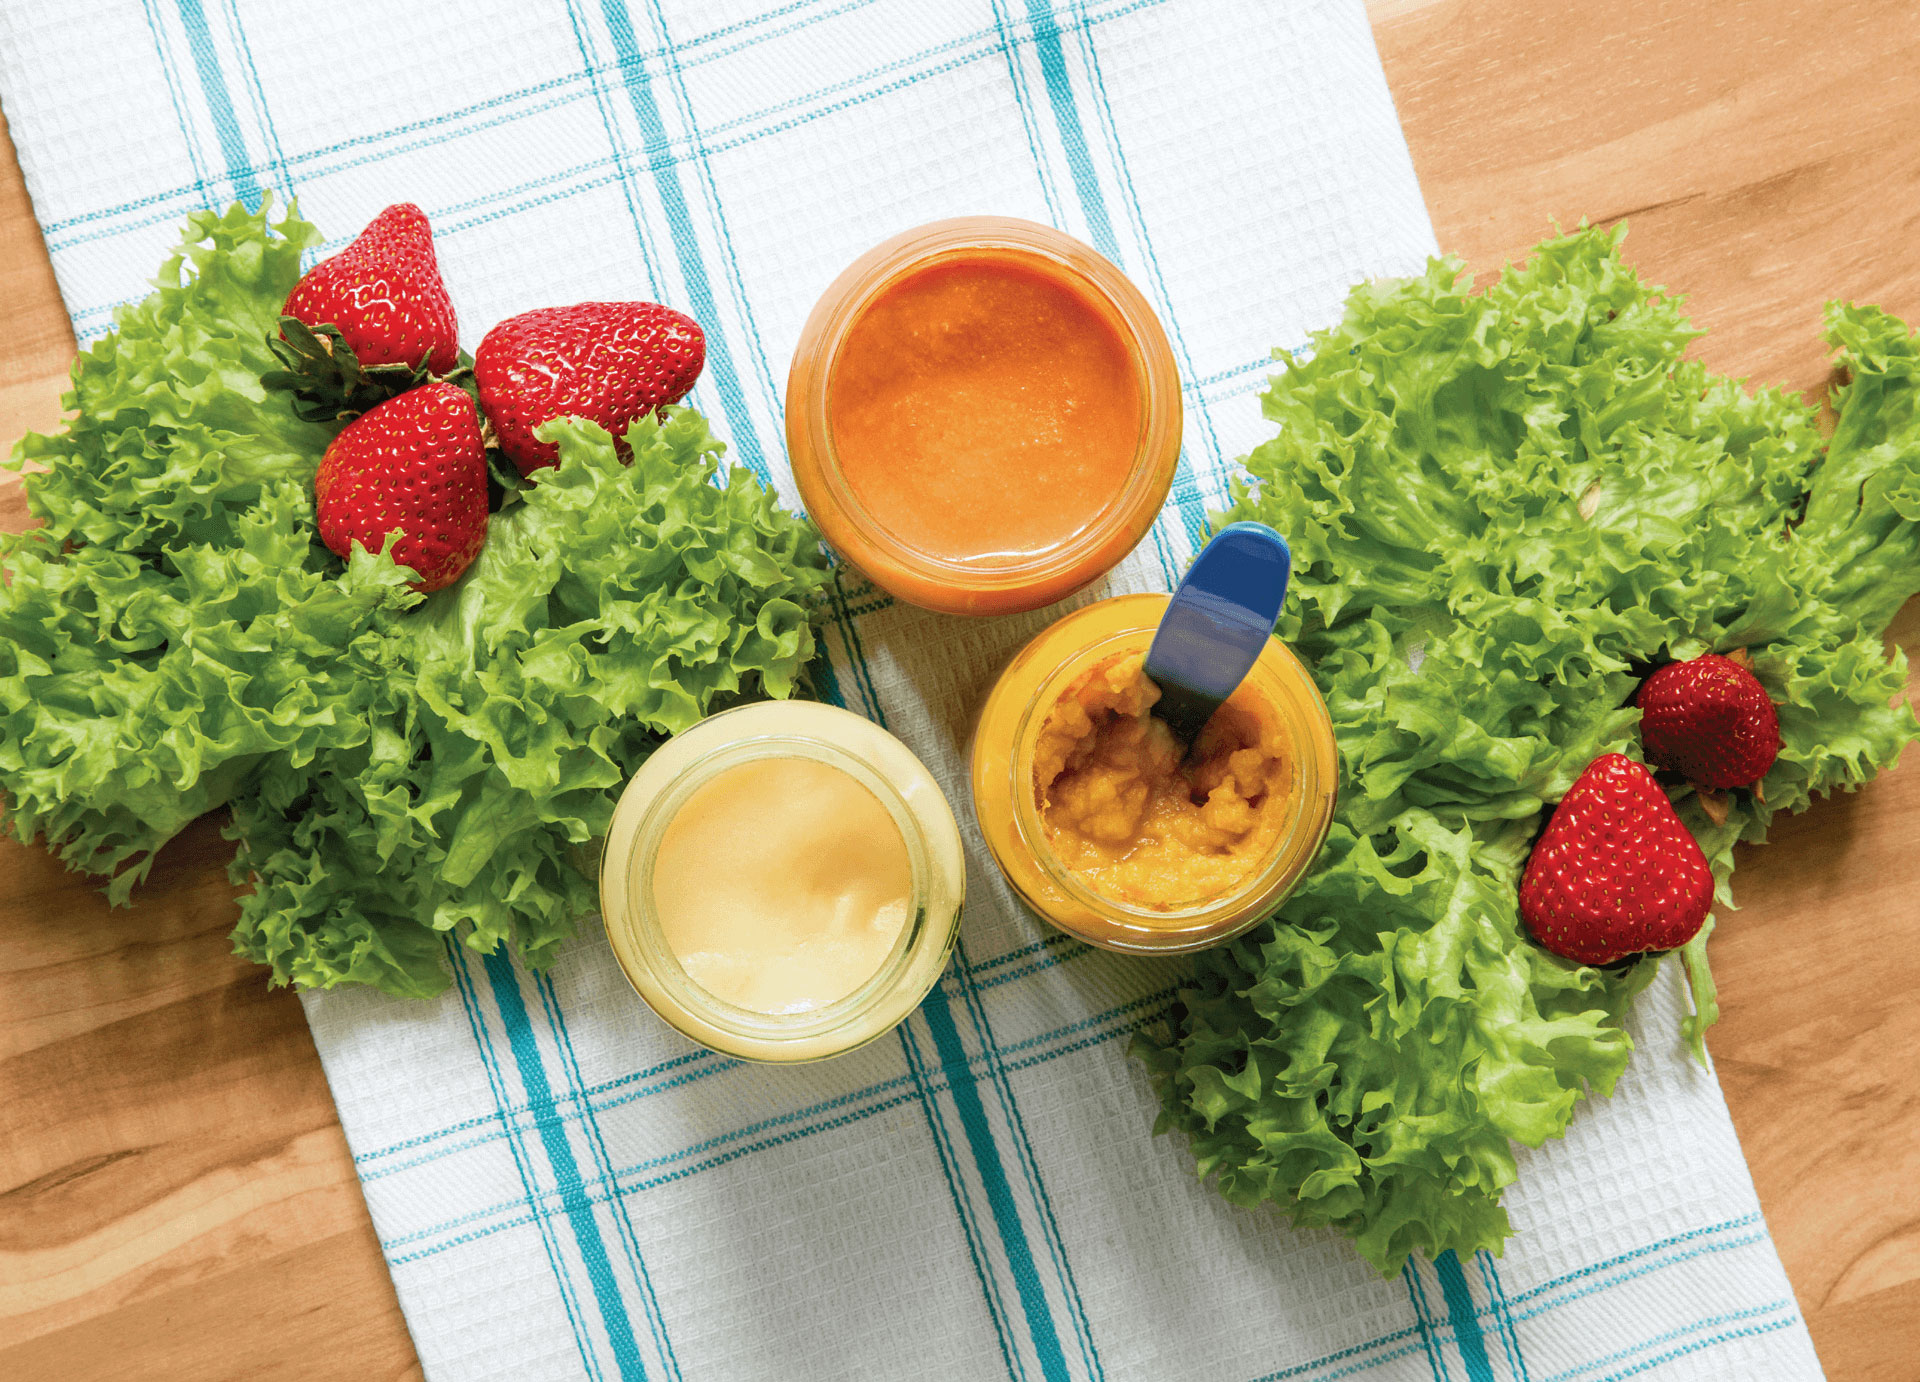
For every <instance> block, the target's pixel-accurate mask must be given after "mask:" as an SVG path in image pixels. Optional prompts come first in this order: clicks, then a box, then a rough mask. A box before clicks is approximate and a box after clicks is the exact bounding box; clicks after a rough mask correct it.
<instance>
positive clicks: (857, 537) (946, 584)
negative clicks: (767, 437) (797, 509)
mask: <svg viewBox="0 0 1920 1382" xmlns="http://www.w3.org/2000/svg"><path fill="white" fill-rule="evenodd" d="M979 251H1001V252H1012V253H1014V254H1018V255H1026V256H1031V257H1032V258H1034V259H1036V260H1038V261H1042V262H1044V263H1045V264H1047V265H1049V266H1051V267H1052V269H1053V270H1054V271H1055V272H1056V273H1064V274H1065V275H1066V276H1068V277H1069V278H1071V279H1072V280H1073V281H1074V283H1075V285H1076V286H1077V287H1078V288H1080V289H1081V290H1083V291H1085V292H1087V293H1089V294H1091V295H1092V296H1093V297H1094V298H1095V299H1097V301H1098V303H1099V304H1101V306H1102V307H1103V308H1104V313H1103V314H1104V315H1108V316H1109V317H1110V319H1111V320H1112V322H1113V324H1114V325H1115V327H1116V329H1117V330H1118V331H1119V332H1120V334H1121V337H1122V339H1123V341H1124V343H1125V345H1126V347H1127V353H1128V355H1129V357H1130V359H1131V361H1132V364H1133V368H1134V370H1135V373H1136V376H1137V378H1138V381H1139V385H1140V407H1141V418H1140V426H1139V432H1138V436H1137V439H1136V441H1135V444H1134V454H1133V458H1132V461H1131V463H1130V465H1129V467H1128V471H1127V481H1126V484H1125V485H1124V486H1123V487H1122V488H1121V490H1120V491H1119V492H1118V493H1117V494H1115V495H1114V496H1113V497H1112V498H1111V499H1110V500H1109V501H1108V502H1107V503H1106V504H1104V505H1103V506H1102V507H1101V508H1100V509H1099V510H1098V512H1097V513H1096V514H1095V515H1094V516H1093V517H1092V518H1091V519H1090V520H1088V522H1086V523H1085V524H1084V525H1083V526H1082V527H1081V528H1079V529H1078V530H1077V531H1076V532H1074V533H1073V534H1071V535H1070V536H1068V537H1067V538H1065V539H1064V540H1062V541H1061V542H1059V543H1057V544H1055V545H1053V546H1051V547H1047V548H1045V549H1043V550H1041V551H1039V552H1036V553H1033V554H1031V555H1030V556H1026V557H1024V558H1022V559H1018V560H993V561H988V560H985V559H983V558H980V557H963V558H948V557H942V556H939V555H936V554H934V553H931V552H928V551H926V550H925V549H924V548H921V547H917V546H915V545H914V544H913V543H912V542H911V541H909V540H908V539H906V538H905V537H903V536H901V535H900V534H898V533H896V532H894V531H892V530H891V529H889V528H887V527H886V526H885V525H884V524H882V523H881V522H880V521H879V520H878V519H876V518H875V517H874V516H873V515H872V513H871V512H870V511H869V510H868V509H867V508H866V506H865V505H863V504H862V503H861V502H860V500H859V498H858V496H857V495H856V494H855V493H854V492H853V488H852V486H851V484H850V483H849V482H848V481H847V479H846V476H845V474H844V472H843V470H842V468H841V466H840V463H839V459H838V451H837V449H836V447H835V443H834V438H833V432H832V428H831V426H830V425H829V416H830V409H829V395H830V391H831V385H832V381H833V377H834V366H835V364H836V363H837V361H838V358H839V354H840V351H841V350H842V348H843V347H844V345H845V343H846V340H847V337H848V335H849V333H850V332H851V331H852V329H853V327H854V325H855V324H856V323H857V322H858V321H859V320H860V318H861V316H862V315H863V313H864V312H865V311H866V309H867V308H868V307H869V306H870V305H871V304H872V303H873V302H874V301H875V300H876V299H877V298H878V297H879V296H880V294H882V293H883V292H885V291H886V290H887V289H888V288H889V287H891V286H893V285H894V284H896V283H898V282H899V281H901V280H902V279H903V278H905V277H906V276H907V275H909V274H912V273H915V272H918V271H920V270H922V269H924V268H926V267H927V266H929V265H932V264H937V263H940V262H943V261H947V260H955V259H961V258H964V257H966V256H967V255H968V254H970V253H974V252H979ZM1181 426H1182V415H1181V399H1180V380H1179V373H1178V370H1177V369H1176V367H1175V365H1174V362H1173V354H1172V349H1171V347H1170V346H1169V344H1168V342H1167V337H1166V332H1165V330H1164V328H1163V327H1162V326H1161V324H1160V321H1159V319H1158V317H1156V316H1155V315H1154V312H1153V309H1152V307H1151V306H1149V305H1148V303H1147V301H1146V298H1145V297H1144V296H1143V295H1142V294H1141V292H1140V290H1139V289H1138V288H1137V287H1135V286H1134V284H1133V283H1132V281H1131V280H1129V279H1128V278H1127V276H1126V275H1125V274H1124V273H1122V272H1121V271H1120V269H1119V268H1118V267H1117V266H1116V265H1114V264H1113V263H1112V261H1110V260H1108V259H1107V258H1105V257H1104V256H1103V255H1101V254H1099V253H1098V252H1097V251H1096V250H1094V249H1092V248H1091V247H1090V246H1087V245H1085V244H1082V243H1081V242H1080V241H1078V240H1076V239H1074V238H1073V237H1072V236H1069V235H1067V234H1065V233H1064V232H1062V231H1059V230H1056V229H1054V228H1053V227H1051V226H1046V225H1042V224H1040V223H1038V222H1035V221H1026V220H1020V219H1018V218H1014V217H1006V216H960V217H953V218H951V219H948V220H942V221H935V222H931V223H929V224H927V225H923V226H918V227H915V228H914V229H912V230H908V231H906V232H904V233H902V234H900V235H896V236H894V237H893V238H892V239H889V240H886V241H883V242H882V243H880V244H879V245H876V246H874V247H873V248H872V249H870V250H868V251H867V252H866V253H865V254H863V255H861V256H860V257H859V258H858V259H856V260H855V261H854V262H853V263H852V264H851V265H849V266H848V267H847V268H846V269H845V270H844V271H842V273H841V274H840V275H839V277H837V278H836V279H835V280H834V281H833V283H832V284H831V285H830V286H829V287H828V288H827V290H826V292H824V293H823V294H822V295H821V297H820V300H819V302H818V303H816V304H815V306H814V309H813V312H812V314H811V315H810V316H809V317H808V319H807V323H806V325H805V327H804V328H803V329H802V331H801V344H800V347H799V348H798V349H796V351H795V352H794V363H793V368H792V371H791V373H790V375H789V378H788V389H787V431H788V449H789V451H790V453H791V455H792V458H793V460H794V462H795V464H794V476H795V480H796V483H797V484H798V485H799V486H800V488H801V491H802V498H803V499H804V500H805V501H806V505H807V508H808V511H809V513H810V515H811V517H812V518H813V519H814V521H815V522H816V523H818V524H819V525H820V527H821V529H822V531H823V532H824V533H825V535H826V537H827V539H828V541H829V542H830V543H832V544H833V546H834V547H835V548H836V549H838V550H839V551H840V552H841V554H842V555H849V549H850V548H854V549H858V548H861V547H863V546H864V547H867V548H871V549H872V551H873V552H874V553H875V554H876V555H877V556H878V557H879V558H880V559H881V560H883V561H884V562H885V563H886V564H887V565H888V566H889V567H890V568H894V569H897V570H898V571H899V572H901V573H903V574H904V575H905V576H906V577H907V578H908V580H909V581H910V582H912V583H914V584H916V585H917V586H918V587H920V588H921V589H922V591H923V592H925V591H938V590H943V589H949V588H951V587H954V586H961V587H965V588H966V589H968V590H971V591H978V592H983V593H992V594H1007V593H1012V592H1018V591H1021V590H1024V589H1027V588H1029V587H1032V588H1034V589H1036V590H1037V591H1039V592H1040V593H1041V594H1043V595H1044V596H1045V598H1044V599H1038V600H1036V601H1034V603H1033V605H1032V606H1031V607H1037V606H1038V605H1039V604H1047V603H1052V602H1053V601H1054V600H1057V599H1060V598H1063V597H1064V596H1066V595H1068V594H1071V593H1072V592H1073V591H1074V590H1076V589H1079V588H1081V587H1082V586H1084V585H1086V584H1088V583H1090V582H1091V581H1093V580H1095V579H1097V578H1098V577H1099V576H1100V575H1101V574H1103V573H1104V571H1106V570H1107V569H1110V567H1111V566H1112V564H1113V562H1117V561H1118V560H1119V558H1120V556H1123V555H1124V554H1125V552H1124V551H1121V552H1118V553H1115V554H1114V555H1113V558H1112V561H1107V562H1104V563H1103V564H1101V565H1099V567H1098V569H1094V570H1089V571H1085V572H1084V573H1082V568H1084V567H1086V566H1087V564H1088V563H1089V562H1097V561H1099V560H1100V559H1101V558H1102V557H1103V555H1105V554H1106V553H1107V552H1108V551H1109V550H1110V549H1111V548H1112V546H1113V540H1114V535H1115V533H1116V532H1120V531H1126V530H1129V529H1131V528H1133V527H1138V529H1139V531H1138V532H1137V533H1134V534H1133V535H1132V538H1131V541H1129V542H1128V544H1127V548H1126V550H1131V548H1132V546H1133V545H1134V544H1136V543H1137V542H1138V541H1139V539H1140V538H1141V537H1142V536H1144V535H1145V533H1146V531H1147V529H1148V528H1150V527H1151V526H1152V524H1153V521H1154V519H1155V518H1156V517H1157V516H1158V514H1159V511H1160V508H1161V506H1162V505H1163V504H1164V503H1165V500H1166V496H1167V493H1168V492H1169V490H1170V489H1171V487H1172V482H1173V474H1174V470H1175V467H1176V465H1177V462H1178V457H1179V449H1180V431H1181ZM810 482H811V483H810ZM816 487H817V488H818V489H819V490H823V491H824V494H822V493H811V494H810V493H808V492H807V491H808V490H810V489H815V488H816ZM823 499H824V500H826V501H828V502H821V500H823ZM854 560H855V564H856V565H859V564H860V562H859V560H858V558H857V556H856V557H855V558H854ZM867 574H868V575H870V576H873V575H874V574H875V573H874V572H872V571H868V573H867ZM1076 577H1078V578H1077V579H1076ZM877 583H878V584H880V585H881V586H883V587H884V588H888V589H892V587H891V585H889V583H888V582H887V581H886V580H885V579H878V578H877ZM894 593H896V594H902V595H903V598H906V599H910V600H912V599H915V595H914V594H913V593H912V592H900V591H895V592H894ZM934 607H936V608H945V607H946V606H945V605H941V604H938V603H936V604H935V605H934Z"/></svg>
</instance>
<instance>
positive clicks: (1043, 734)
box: [1033, 653, 1287, 911]
mask: <svg viewBox="0 0 1920 1382" xmlns="http://www.w3.org/2000/svg"><path fill="white" fill-rule="evenodd" d="M1144 661H1145V659H1144V657H1143V656H1142V655H1141V654H1139V653H1134V654H1130V655H1129V654H1120V655H1117V656H1115V657H1111V658H1108V659H1107V660H1105V661H1104V662H1100V663H1098V664H1096V665H1095V666H1094V667H1092V668H1091V669H1089V670H1088V671H1087V672H1085V673H1084V674H1082V675H1081V676H1080V677H1079V678H1078V679H1076V680H1075V681H1074V682H1073V684H1072V685H1071V686H1069V687H1068V688H1067V690H1066V692H1065V693H1064V694H1063V695H1062V696H1061V697H1060V699H1059V701H1058V702H1056V703H1055V704H1054V706H1053V708H1052V709H1051V710H1049V711H1048V712H1047V718H1046V719H1045V720H1044V721H1043V722H1042V724H1041V728H1040V739H1039V743H1038V744H1037V745H1036V747H1035V749H1034V760H1033V762H1034V768H1033V776H1034V784H1033V785H1034V796H1035V805H1036V806H1038V808H1039V811H1040V820H1041V823H1042V826H1043V828H1044V830H1045V832H1046V837H1047V844H1048V846H1049V847H1050V848H1051V850H1052V852H1053V854H1054V856H1055V857H1056V858H1057V859H1059V860H1060V862H1061V863H1063V864H1065V865H1066V866H1067V868H1069V869H1071V870H1073V872H1075V873H1076V874H1078V875H1079V876H1080V879H1081V881H1082V882H1083V883H1084V884H1085V885H1086V886H1087V887H1089V888H1091V889H1092V890H1093V891H1094V892H1096V893H1099V894H1101V895H1103V896H1105V897H1109V898H1112V899H1114V900H1116V901H1119V902H1124V903H1128V904H1130V905H1132V906H1135V907H1144V908H1153V909H1161V910H1168V911H1171V910H1176V909H1179V908H1182V907H1186V906H1190V905H1192V904H1194V903H1197V902H1201V901H1204V900H1205V899H1207V898H1210V897H1214V896H1217V895H1219V894H1220V893H1223V892H1225V891H1226V890H1228V889H1230V888H1232V887H1234V886H1235V885H1236V884H1239V883H1243V882H1245V881H1246V880H1247V879H1248V878H1249V877H1250V876H1251V875H1252V874H1254V873H1255V872H1257V871H1258V870H1259V868H1260V867H1261V865H1262V864H1263V863H1264V862H1265V860H1266V857H1267V856H1268V855H1269V854H1270V853H1271V852H1272V851H1273V848H1274V845H1275V841H1276V840H1277V839H1278V837H1279V833H1280V831H1281V829H1282V827H1283V826H1284V825H1285V824H1286V820H1287V803H1286V790H1287V762H1286V759H1287V740H1286V734H1285V731H1284V730H1283V729H1282V728H1281V725H1280V721H1279V717H1278V716H1277V715H1276V714H1275V713H1274V710H1273V708H1272V707H1271V706H1270V705H1268V704H1267V703H1266V702H1265V701H1264V700H1263V699H1262V698H1261V697H1260V696H1259V695H1258V694H1257V693H1256V692H1254V691H1253V690H1252V688H1250V687H1247V686H1242V687H1241V688H1240V689H1239V690H1238V691H1236V692H1235V693H1234V694H1233V696H1232V697H1231V698H1230V699H1229V700H1228V701H1227V703H1226V704H1225V705H1223V706H1222V707H1221V708H1220V709H1219V711H1218V712H1217V713H1216V714H1215V715H1214V717H1213V719H1212V720H1210V721H1209V722H1208V723H1207V727H1206V728H1205V729H1204V730H1202V731H1201V733H1200V741H1199V743H1198V744H1197V745H1195V746H1194V747H1195V752H1194V754H1193V761H1192V762H1191V763H1188V764H1185V765H1184V766H1183V760H1184V759H1185V758H1186V757H1187V752H1186V745H1184V744H1182V743H1180V741H1179V740H1177V739H1175V738H1174V737H1173V732H1172V731H1171V730H1169V729H1168V728H1167V726H1166V724H1165V722H1164V721H1161V720H1156V719H1154V718H1153V717H1152V716H1151V715H1150V714H1149V713H1148V712H1149V711H1150V710H1151V709H1152V707H1153V704H1154V702H1156V701H1158V700H1159V699H1160V688H1159V687H1157V686H1155V685H1154V684H1153V682H1152V681H1150V680H1149V679H1148V678H1147V675H1146V673H1145V672H1143V671H1142V670H1141V665H1142V663H1143V662H1144Z"/></svg>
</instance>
